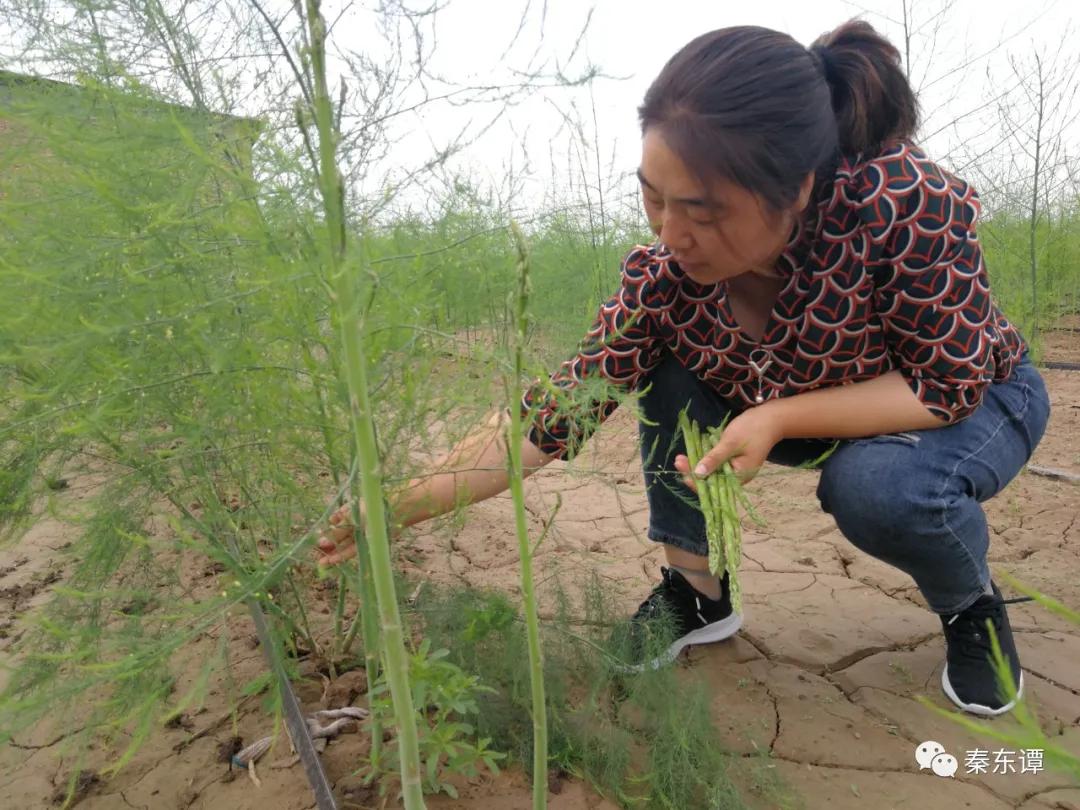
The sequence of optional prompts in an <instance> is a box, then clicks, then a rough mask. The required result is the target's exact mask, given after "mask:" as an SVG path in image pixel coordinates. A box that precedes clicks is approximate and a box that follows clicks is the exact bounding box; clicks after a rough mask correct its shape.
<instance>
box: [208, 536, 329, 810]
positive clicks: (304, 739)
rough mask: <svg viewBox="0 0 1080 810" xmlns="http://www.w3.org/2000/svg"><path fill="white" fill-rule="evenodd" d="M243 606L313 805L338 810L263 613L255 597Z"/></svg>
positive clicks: (235, 548) (234, 550)
mask: <svg viewBox="0 0 1080 810" xmlns="http://www.w3.org/2000/svg"><path fill="white" fill-rule="evenodd" d="M228 544H229V549H230V551H232V554H233V556H234V557H235V558H236V559H237V560H239V559H240V549H239V547H238V546H237V545H236V539H235V538H234V537H229V540H228ZM244 603H245V604H246V605H247V608H248V611H250V613H251V618H252V620H253V621H254V622H255V634H256V635H257V636H258V637H259V646H260V647H262V651H263V657H264V658H266V663H267V665H268V666H269V667H270V672H271V673H272V674H273V676H274V680H276V681H277V685H278V690H279V691H280V692H281V705H282V708H283V709H284V711H285V728H286V729H287V730H288V732H289V738H290V739H291V740H292V744H293V748H294V749H295V750H296V754H297V756H299V757H300V762H302V763H303V765H304V773H306V774H307V779H308V784H310V785H311V792H312V793H314V794H315V804H316V805H317V806H318V808H319V810H338V806H337V800H336V799H334V792H333V789H332V788H331V787H330V782H329V780H328V779H327V778H326V771H324V770H323V766H322V760H320V759H319V752H318V751H316V750H315V743H313V742H312V741H311V733H310V732H309V731H308V726H307V720H306V719H305V718H304V712H303V710H302V709H301V708H300V701H298V700H297V699H296V693H295V692H293V688H292V684H291V683H290V682H289V674H288V673H287V672H286V671H285V667H284V666H283V665H282V663H281V658H280V657H279V656H278V654H277V647H275V646H274V639H273V637H271V635H270V625H268V624H267V623H266V614H265V613H263V609H262V607H260V605H259V602H258V600H256V599H255V598H254V597H248V598H247V599H245V600H244Z"/></svg>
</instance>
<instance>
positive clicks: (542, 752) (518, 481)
mask: <svg viewBox="0 0 1080 810" xmlns="http://www.w3.org/2000/svg"><path fill="white" fill-rule="evenodd" d="M510 232H511V233H512V234H513V237H514V244H515V246H516V247H517V253H518V262H517V277H518V284H517V295H516V297H515V300H514V324H513V326H514V331H513V341H514V372H513V377H512V378H511V379H510V380H509V382H508V385H507V399H508V400H509V403H510V430H509V435H508V436H507V447H508V450H509V455H510V494H511V496H512V497H513V501H514V525H515V528H516V529H517V537H518V554H519V555H520V556H521V595H522V598H523V599H524V602H525V628H526V635H527V638H528V643H529V679H530V681H531V683H532V720H533V810H544V808H545V807H547V760H548V755H547V749H548V744H547V703H546V700H545V697H544V659H543V655H542V652H541V649H540V616H539V614H538V613H537V609H536V592H535V589H534V585H533V575H532V558H533V551H534V548H535V547H533V546H530V544H529V531H528V528H527V526H526V522H525V489H524V485H523V483H522V481H523V478H524V475H523V470H522V462H521V443H522V442H523V441H524V437H525V430H524V426H523V424H522V419H521V408H520V405H519V401H520V390H519V389H520V385H521V380H522V372H523V371H524V365H525V363H524V355H525V339H526V336H527V334H528V320H527V318H528V305H529V289H530V287H529V251H528V248H527V247H526V245H525V237H524V236H523V235H522V233H521V229H520V228H518V226H517V223H516V222H511V223H510Z"/></svg>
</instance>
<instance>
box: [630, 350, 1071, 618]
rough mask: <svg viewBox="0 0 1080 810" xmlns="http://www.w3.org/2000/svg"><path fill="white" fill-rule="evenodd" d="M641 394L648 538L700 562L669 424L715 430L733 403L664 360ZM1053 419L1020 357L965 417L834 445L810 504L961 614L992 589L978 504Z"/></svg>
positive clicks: (786, 452)
mask: <svg viewBox="0 0 1080 810" xmlns="http://www.w3.org/2000/svg"><path fill="white" fill-rule="evenodd" d="M645 385H651V387H650V388H649V389H648V390H647V391H645V393H644V394H643V395H642V397H641V408H642V417H643V419H642V421H641V423H640V426H639V428H640V434H641V440H642V441H641V445H642V447H641V452H642V461H643V467H644V472H645V482H646V492H647V496H648V502H649V531H648V536H649V539H650V540H654V541H656V542H660V543H666V544H669V545H672V546H675V547H677V548H680V549H684V550H686V551H690V552H692V553H694V554H702V555H704V554H707V553H708V552H707V549H708V546H707V543H706V540H705V521H704V517H703V516H702V514H701V512H700V511H699V510H698V509H697V506H696V503H697V498H696V496H694V495H693V493H692V492H690V491H689V490H688V489H687V488H686V486H685V485H684V484H683V483H682V480H681V477H680V475H679V474H678V473H677V472H675V465H674V461H675V455H676V454H678V453H685V450H684V447H683V443H682V438H681V436H680V435H679V431H678V428H677V422H676V419H677V416H678V413H679V411H680V410H681V409H682V408H684V407H686V406H687V403H689V415H690V417H691V418H692V419H696V420H697V422H698V423H699V424H700V425H702V426H703V427H704V426H713V425H718V424H719V423H720V421H721V420H722V419H723V418H724V416H725V414H727V413H728V412H729V411H731V410H733V408H732V405H731V403H729V402H727V401H725V400H724V399H723V398H721V397H720V396H719V395H718V394H717V393H716V392H714V391H713V390H712V389H711V388H709V387H708V386H707V385H706V384H705V383H703V382H701V381H700V380H698V379H697V377H696V376H695V375H694V374H693V372H691V371H688V370H687V369H686V368H684V367H683V366H682V365H681V364H680V363H679V362H678V361H677V360H676V359H675V358H674V357H673V356H671V355H668V356H666V357H665V358H664V360H663V361H662V362H661V363H660V364H659V365H658V366H657V367H656V368H655V369H654V370H653V371H652V372H651V373H650V374H649V375H648V377H647V378H646V379H645V380H644V381H643V384H642V386H643V387H644V386H645ZM736 410H737V409H736ZM1049 415H1050V401H1049V398H1048V397H1047V393H1046V386H1045V384H1044V383H1043V380H1042V377H1041V376H1040V375H1039V372H1038V371H1037V370H1036V368H1035V367H1034V366H1033V365H1032V363H1031V361H1030V360H1029V359H1028V357H1027V355H1026V354H1025V356H1024V359H1023V362H1021V363H1020V364H1018V365H1017V367H1016V369H1015V371H1014V372H1013V374H1012V376H1011V377H1010V378H1009V379H1008V380H1006V381H1004V382H1000V383H995V384H992V385H990V386H989V387H988V388H987V390H986V393H985V395H984V398H983V401H982V404H981V405H979V407H978V408H977V409H976V410H975V411H974V412H973V413H972V414H971V415H970V416H969V417H967V418H966V419H963V420H961V421H959V422H955V423H953V424H950V425H946V426H945V427H941V428H937V429H934V430H914V431H910V432H907V433H893V434H887V435H881V436H874V437H872V438H867V439H855V440H850V441H843V442H841V444H840V447H839V448H837V450H836V452H835V453H833V454H832V456H830V457H829V458H828V459H827V460H826V461H825V462H824V464H823V465H822V468H821V478H820V482H819V484H818V488H817V496H818V500H819V501H820V502H821V506H822V508H823V509H824V510H825V511H826V512H827V513H829V514H831V515H832V516H833V517H834V518H835V519H836V525H837V527H838V528H839V529H840V531H841V533H843V535H844V536H845V537H846V538H847V539H848V540H850V541H851V542H852V543H853V544H854V545H855V546H856V547H858V548H859V549H861V550H862V551H864V552H866V553H867V554H869V555H871V556H873V557H876V558H877V559H879V560H882V561H884V562H886V563H888V564H890V565H893V566H895V567H897V568H899V569H900V570H902V571H904V572H906V573H907V574H908V575H910V576H911V578H912V579H914V580H915V584H916V585H917V586H918V587H919V590H920V591H921V592H922V594H923V597H924V598H925V599H926V602H927V604H928V605H929V606H930V609H931V610H933V611H934V612H935V613H941V614H952V613H958V612H959V611H961V610H964V609H965V608H967V607H969V606H970V605H971V604H972V603H973V602H975V600H976V599H978V598H979V595H980V594H981V593H983V591H984V590H985V589H986V586H987V585H988V584H989V582H990V569H989V567H988V566H987V562H986V553H987V548H988V546H989V542H990V537H989V533H988V530H987V525H986V515H985V514H984V512H983V509H982V506H981V505H980V504H981V502H982V501H985V500H987V499H988V498H991V497H993V496H994V495H996V494H997V493H998V492H1000V491H1001V490H1002V489H1003V488H1004V487H1005V485H1006V484H1007V483H1009V481H1010V480H1012V478H1013V477H1015V476H1016V475H1017V473H1019V472H1020V470H1021V468H1022V467H1023V466H1024V464H1025V463H1026V462H1027V460H1028V459H1029V458H1030V457H1031V454H1032V452H1033V451H1034V449H1035V446H1036V445H1037V444H1038V443H1039V440H1040V439H1041V438H1042V435H1043V431H1044V430H1045V429H1046V422H1047V419H1048V418H1049ZM650 423H652V424H650ZM830 446H831V443H830V442H825V441H819V440H801V439H800V440H791V439H786V440H784V441H781V442H780V443H778V444H777V445H776V447H775V448H774V449H773V451H772V453H770V455H769V461H771V462H774V463H777V464H782V465H786V466H795V465H798V464H801V463H805V462H808V461H812V460H813V459H815V458H817V457H818V456H820V455H821V454H822V453H823V452H824V451H825V450H827V449H828V448H829V447H830Z"/></svg>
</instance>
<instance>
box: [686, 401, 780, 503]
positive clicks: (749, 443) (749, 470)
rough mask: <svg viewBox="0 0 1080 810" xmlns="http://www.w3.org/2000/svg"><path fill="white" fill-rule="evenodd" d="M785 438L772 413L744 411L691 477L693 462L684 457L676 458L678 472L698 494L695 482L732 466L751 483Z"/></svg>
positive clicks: (729, 424) (765, 409)
mask: <svg viewBox="0 0 1080 810" xmlns="http://www.w3.org/2000/svg"><path fill="white" fill-rule="evenodd" d="M782 438H784V435H783V429H782V427H781V424H780V422H779V420H778V419H776V418H775V417H774V416H773V411H772V409H770V408H768V407H766V406H764V405H762V406H758V407H756V408H750V409H749V410H746V411H743V412H742V413H741V414H739V415H738V416H736V417H735V418H734V419H732V420H731V421H730V422H728V424H727V427H725V428H724V435H723V438H722V439H721V440H720V443H719V444H717V445H716V446H715V447H713V448H712V449H711V450H708V451H707V452H706V453H705V457H704V458H702V459H701V461H700V462H699V463H698V466H697V469H696V470H694V474H693V475H691V474H690V460H689V459H688V458H687V457H686V456H684V455H678V456H676V457H675V469H676V470H678V471H679V472H680V473H682V475H683V482H684V483H685V484H686V485H687V486H688V487H690V489H692V490H694V491H695V492H697V485H696V483H695V477H696V478H704V477H705V476H707V475H709V474H710V473H712V472H714V471H715V470H717V469H719V468H720V467H722V466H723V464H724V462H725V461H730V462H731V468H732V469H733V470H734V471H735V472H736V473H738V475H739V477H740V478H741V479H742V480H743V481H744V482H746V481H749V480H751V479H752V478H753V477H754V476H755V475H756V474H757V471H758V470H759V469H761V467H762V465H763V464H765V460H766V459H767V458H768V456H769V453H770V452H771V451H772V449H773V447H774V446H775V445H776V443H777V442H779V441H780V440H781V439H782Z"/></svg>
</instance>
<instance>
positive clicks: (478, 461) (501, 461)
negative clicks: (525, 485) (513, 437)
mask: <svg viewBox="0 0 1080 810" xmlns="http://www.w3.org/2000/svg"><path fill="white" fill-rule="evenodd" d="M508 422H509V412H508V411H503V412H497V413H493V414H491V415H490V416H489V417H488V419H487V420H486V421H485V423H484V424H483V425H481V426H480V427H479V428H477V429H476V430H475V431H473V432H472V433H470V434H469V435H468V436H466V437H465V438H464V439H462V440H461V442H459V443H458V444H457V446H456V447H454V448H453V449H452V450H451V451H450V452H449V453H448V454H447V455H445V456H443V457H442V458H440V459H439V460H438V461H436V462H435V463H434V464H432V466H431V468H430V471H429V472H427V473H425V474H421V475H418V476H417V477H415V478H413V479H412V480H411V481H410V482H409V484H408V486H407V487H406V488H405V489H404V490H403V491H402V492H401V494H400V495H399V496H398V497H396V498H395V499H394V500H393V502H392V503H391V504H390V515H391V519H392V520H393V522H394V524H393V526H391V531H392V532H393V533H396V532H397V531H398V530H400V529H401V528H404V527H405V526H412V525H414V524H416V523H421V522H423V521H425V520H428V519H429V518H433V517H437V516H438V515H442V514H445V513H447V512H449V511H450V510H452V509H453V508H454V507H455V506H457V505H459V504H470V503H476V502H477V501H482V500H484V499H486V498H490V497H492V496H493V495H498V494H499V493H500V492H502V491H504V490H505V489H506V488H507V487H509V486H510V475H509V472H508V470H507V451H506V440H505V436H506V425H507V423H508ZM552 460H553V458H552V457H551V456H548V455H545V454H544V453H542V452H541V451H540V450H539V449H538V448H537V447H536V446H535V445H534V444H532V443H531V442H530V441H529V440H528V439H525V440H523V441H522V444H521V463H522V468H523V472H524V474H525V477H526V478H527V477H528V476H530V475H531V474H532V473H534V472H536V471H537V470H538V469H540V468H541V467H543V466H544V465H546V464H548V463H549V462H550V461H552ZM349 513H350V507H349V506H348V505H346V506H344V507H342V508H341V509H339V510H338V511H337V512H335V513H334V515H333V516H332V517H331V518H330V523H331V528H330V529H329V530H328V531H327V532H326V533H325V534H324V535H323V536H322V537H321V538H319V551H320V553H321V554H322V557H321V558H320V559H319V563H320V564H321V565H336V564H337V563H340V562H342V561H343V560H347V559H349V558H350V557H352V556H353V555H355V554H356V545H355V543H354V541H353V533H352V526H351V524H350V519H351V518H350V514H349Z"/></svg>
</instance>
